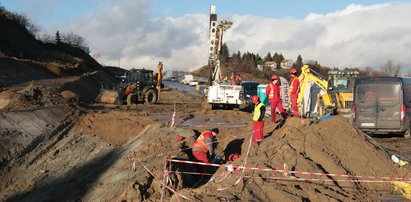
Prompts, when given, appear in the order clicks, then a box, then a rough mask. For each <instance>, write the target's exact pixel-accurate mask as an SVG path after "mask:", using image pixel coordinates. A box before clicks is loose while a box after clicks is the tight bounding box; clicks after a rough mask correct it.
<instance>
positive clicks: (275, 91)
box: [265, 75, 287, 122]
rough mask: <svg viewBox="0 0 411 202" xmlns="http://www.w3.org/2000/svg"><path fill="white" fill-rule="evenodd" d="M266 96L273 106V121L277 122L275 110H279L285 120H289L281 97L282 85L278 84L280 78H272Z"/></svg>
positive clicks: (274, 76)
mask: <svg viewBox="0 0 411 202" xmlns="http://www.w3.org/2000/svg"><path fill="white" fill-rule="evenodd" d="M265 94H266V96H267V97H268V102H269V103H270V106H271V121H272V122H275V121H276V117H275V109H276V108H278V111H280V114H281V116H282V117H283V119H286V118H287V114H286V113H285V111H284V107H283V102H282V100H281V96H280V84H279V83H278V76H277V75H273V76H271V82H270V84H268V86H267V89H266V90H265Z"/></svg>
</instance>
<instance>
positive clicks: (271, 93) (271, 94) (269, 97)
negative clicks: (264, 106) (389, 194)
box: [268, 83, 274, 99]
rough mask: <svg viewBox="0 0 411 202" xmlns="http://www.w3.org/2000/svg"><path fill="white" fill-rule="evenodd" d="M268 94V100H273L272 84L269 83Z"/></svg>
mask: <svg viewBox="0 0 411 202" xmlns="http://www.w3.org/2000/svg"><path fill="white" fill-rule="evenodd" d="M269 86H270V93H269V94H268V99H273V98H274V84H273V83H270V84H269Z"/></svg>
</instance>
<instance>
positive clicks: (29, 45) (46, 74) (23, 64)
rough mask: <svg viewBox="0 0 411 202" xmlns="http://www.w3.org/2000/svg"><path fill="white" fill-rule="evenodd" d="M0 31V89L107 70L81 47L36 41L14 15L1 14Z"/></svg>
mask: <svg viewBox="0 0 411 202" xmlns="http://www.w3.org/2000/svg"><path fill="white" fill-rule="evenodd" d="M0 30H1V31H0V75H1V76H0V87H2V86H3V87H4V86H9V85H12V84H17V83H21V82H26V81H32V80H40V79H50V78H58V77H64V76H79V75H82V74H84V73H87V72H93V71H105V70H104V68H102V66H101V65H100V64H99V63H98V62H96V61H95V60H94V59H93V58H92V57H90V55H88V54H87V53H85V52H84V51H83V50H81V49H80V48H77V47H73V46H70V45H68V44H64V43H60V44H44V43H42V42H41V41H38V40H36V39H35V38H34V37H33V36H32V35H31V34H30V33H29V32H28V31H27V29H26V28H25V27H23V26H22V25H20V24H19V23H18V22H17V19H15V17H14V15H13V14H12V13H10V12H7V11H0Z"/></svg>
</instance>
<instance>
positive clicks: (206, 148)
mask: <svg viewBox="0 0 411 202" xmlns="http://www.w3.org/2000/svg"><path fill="white" fill-rule="evenodd" d="M212 141H213V133H212V132H211V131H205V132H203V133H201V135H200V136H198V138H197V140H196V141H195V142H194V143H193V146H192V148H193V155H194V158H196V159H197V160H198V161H200V162H204V163H209V161H208V156H207V153H208V152H210V153H211V154H212V153H214V150H213V145H212ZM197 170H198V171H199V172H205V171H206V168H205V166H198V167H197Z"/></svg>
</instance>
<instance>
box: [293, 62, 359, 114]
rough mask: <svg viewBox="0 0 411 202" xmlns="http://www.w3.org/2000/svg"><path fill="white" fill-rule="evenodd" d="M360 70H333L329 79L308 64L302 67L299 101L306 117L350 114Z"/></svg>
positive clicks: (329, 73) (328, 76)
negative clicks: (354, 88)
mask: <svg viewBox="0 0 411 202" xmlns="http://www.w3.org/2000/svg"><path fill="white" fill-rule="evenodd" d="M358 76H359V72H358V71H357V70H354V69H346V70H332V71H329V72H328V75H327V79H324V78H322V76H321V75H320V74H318V73H317V72H315V71H314V70H312V69H311V68H310V67H309V66H308V65H304V66H303V67H301V75H300V76H299V77H298V80H299V81H300V93H299V94H298V99H297V103H298V104H299V105H300V108H301V110H300V111H301V112H302V115H303V116H305V117H314V118H315V117H323V116H326V115H334V114H343V115H344V114H349V113H350V110H351V107H352V104H353V99H354V96H353V87H354V83H355V80H356V79H358Z"/></svg>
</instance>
